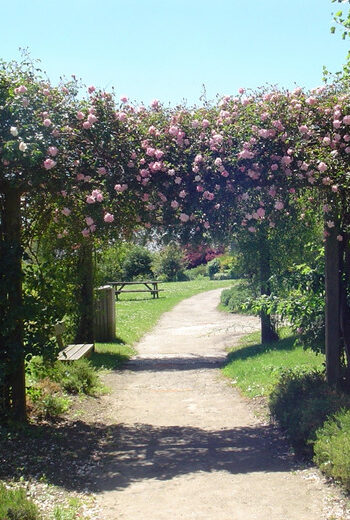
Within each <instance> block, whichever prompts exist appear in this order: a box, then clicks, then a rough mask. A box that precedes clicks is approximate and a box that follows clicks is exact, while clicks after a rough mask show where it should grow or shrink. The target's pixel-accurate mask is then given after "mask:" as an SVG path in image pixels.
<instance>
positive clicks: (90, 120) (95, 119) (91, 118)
mask: <svg viewBox="0 0 350 520" xmlns="http://www.w3.org/2000/svg"><path fill="white" fill-rule="evenodd" d="M88 121H89V123H91V124H92V125H93V124H94V123H96V121H97V117H96V116H95V115H94V114H89V115H88Z"/></svg>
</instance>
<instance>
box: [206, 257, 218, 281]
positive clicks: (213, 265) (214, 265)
mask: <svg viewBox="0 0 350 520" xmlns="http://www.w3.org/2000/svg"><path fill="white" fill-rule="evenodd" d="M219 271H220V261H219V259H218V258H214V259H213V260H211V261H210V262H208V275H209V278H210V279H211V280H213V279H214V275H215V274H216V273H218V272H219Z"/></svg>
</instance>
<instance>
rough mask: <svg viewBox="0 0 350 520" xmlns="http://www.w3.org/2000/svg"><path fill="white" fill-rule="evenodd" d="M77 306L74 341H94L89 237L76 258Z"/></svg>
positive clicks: (91, 255)
mask: <svg viewBox="0 0 350 520" xmlns="http://www.w3.org/2000/svg"><path fill="white" fill-rule="evenodd" d="M77 267H78V279H79V286H78V294H77V300H78V306H79V319H78V328H77V334H76V338H75V341H76V343H93V342H94V265H93V247H92V242H91V241H90V240H89V239H85V240H84V243H83V244H82V245H81V247H80V250H79V260H78V266H77Z"/></svg>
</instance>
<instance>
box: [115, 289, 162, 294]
mask: <svg viewBox="0 0 350 520" xmlns="http://www.w3.org/2000/svg"><path fill="white" fill-rule="evenodd" d="M159 291H164V289H151V290H150V289H128V290H127V291H124V289H121V290H119V289H118V290H116V291H115V292H116V293H118V294H121V293H125V292H150V293H158V292H159Z"/></svg>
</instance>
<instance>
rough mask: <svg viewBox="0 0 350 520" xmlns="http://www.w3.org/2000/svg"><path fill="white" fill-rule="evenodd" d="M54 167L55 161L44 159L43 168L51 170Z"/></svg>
mask: <svg viewBox="0 0 350 520" xmlns="http://www.w3.org/2000/svg"><path fill="white" fill-rule="evenodd" d="M55 166H56V163H55V161H53V160H52V159H45V161H44V168H45V169H46V170H51V168H54V167H55Z"/></svg>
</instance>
